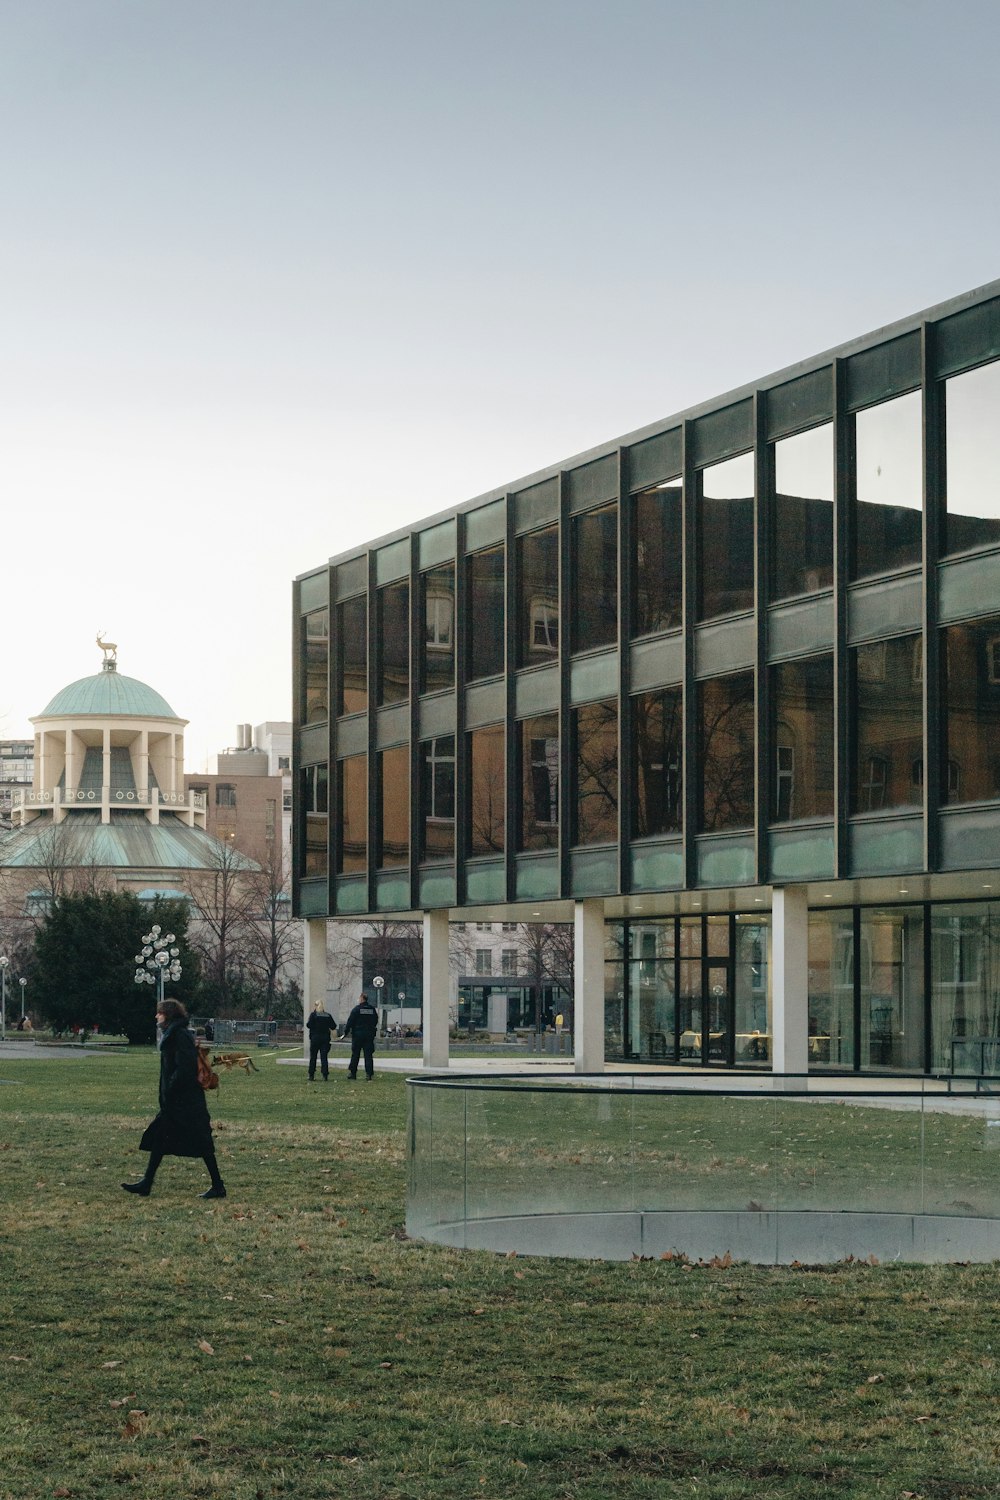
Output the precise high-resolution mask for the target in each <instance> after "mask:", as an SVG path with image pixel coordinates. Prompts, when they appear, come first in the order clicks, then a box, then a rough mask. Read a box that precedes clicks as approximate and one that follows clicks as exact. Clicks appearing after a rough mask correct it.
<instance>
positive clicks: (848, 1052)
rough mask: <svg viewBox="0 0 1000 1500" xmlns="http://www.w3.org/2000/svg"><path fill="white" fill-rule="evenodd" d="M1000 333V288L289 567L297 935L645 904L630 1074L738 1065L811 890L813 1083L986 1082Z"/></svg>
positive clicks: (632, 985) (622, 967)
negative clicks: (419, 915)
mask: <svg viewBox="0 0 1000 1500" xmlns="http://www.w3.org/2000/svg"><path fill="white" fill-rule="evenodd" d="M925 327H926V328H927V329H928V332H929V333H930V334H931V335H932V336H929V337H926V338H925V337H924V336H923V329H924V328H925ZM997 329H1000V284H998V285H997V286H996V287H994V288H987V289H982V290H981V291H980V292H977V293H974V294H971V296H970V298H966V299H957V300H956V303H955V304H951V305H949V306H948V307H947V308H945V309H935V311H934V314H933V316H932V317H931V318H930V319H927V318H917V319H914V320H909V321H908V322H907V323H906V324H905V325H900V327H899V328H897V329H896V330H889V331H885V332H883V333H880V334H876V335H873V336H872V337H871V338H870V339H868V340H860V341H854V342H853V343H852V344H850V345H848V346H845V349H844V350H843V351H840V352H838V353H837V354H836V355H835V356H834V355H829V354H827V355H822V356H819V357H818V358H817V359H816V360H815V361H812V362H809V361H806V362H803V363H802V364H801V365H799V366H797V367H796V369H795V372H794V374H791V375H789V374H788V373H787V372H786V373H785V375H781V376H777V377H773V378H772V379H771V380H770V381H764V382H761V383H760V384H759V385H758V386H757V387H755V388H754V389H753V391H752V394H751V393H750V391H749V390H748V389H744V390H742V391H740V392H737V393H735V394H732V395H730V396H727V397H725V398H720V400H719V402H718V403H716V404H715V405H711V404H707V403H703V404H702V405H700V406H699V407H698V408H696V409H695V410H693V411H692V412H690V413H682V414H680V415H678V416H677V417H675V418H672V419H670V420H669V421H666V422H664V423H663V424H662V425H661V426H659V427H656V428H647V429H645V430H644V432H643V433H642V434H636V435H633V436H632V437H631V438H626V439H624V440H622V442H621V443H620V444H618V445H614V444H612V445H607V446H606V448H605V449H604V450H603V451H602V452H598V453H597V454H596V456H595V453H593V452H592V453H590V454H589V455H587V457H586V459H583V458H581V459H579V460H577V461H569V462H564V463H561V464H559V465H555V466H553V468H552V469H551V470H549V471H546V472H545V473H544V474H542V475H540V476H534V477H533V478H532V479H531V480H530V482H521V484H520V485H518V484H515V485H513V486H511V487H510V488H509V489H506V490H500V489H497V490H496V491H495V492H494V497H493V498H492V499H489V500H488V501H485V502H484V501H482V500H479V501H476V502H475V503H472V504H470V505H469V506H468V507H464V508H461V509H459V510H458V511H457V512H456V513H455V514H454V515H453V516H449V517H440V516H438V517H435V518H434V519H433V521H432V522H430V523H427V524H426V525H425V526H422V527H421V526H418V527H417V528H416V529H415V533H414V535H413V536H412V537H407V538H400V537H393V538H389V539H386V540H384V541H378V542H375V543H373V544H372V547H371V548H370V549H359V550H357V551H355V552H353V553H350V554H345V555H344V556H343V557H341V558H334V559H333V560H332V562H330V563H329V564H324V566H323V567H322V568H321V569H317V570H315V571H314V572H313V573H312V574H309V575H305V576H304V577H303V579H301V580H299V581H298V582H297V583H296V585H295V588H296V596H295V597H296V620H297V627H296V651H297V660H296V675H295V682H296V690H295V702H294V707H295V726H294V736H295V739H294V749H293V761H292V765H293V768H294V776H293V784H292V785H293V798H294V802H295V809H294V810H295V813H296V816H295V817H294V819H293V829H294V840H295V850H294V858H293V871H294V881H295V882H297V884H296V886H295V888H294V894H293V900H294V901H296V902H297V903H300V909H303V910H305V914H306V915H309V916H315V915H318V914H324V915H325V914H327V913H328V914H329V915H331V916H347V915H350V916H358V917H364V916H365V915H366V914H368V913H369V911H370V906H369V903H372V904H373V905H374V906H376V907H378V906H379V903H380V902H381V907H380V908H379V909H381V910H383V911H385V912H387V911H388V910H389V903H390V900H393V899H395V896H396V895H397V894H398V893H399V892H403V893H408V892H411V891H412V892H413V893H414V899H416V895H417V894H419V896H420V898H421V901H422V903H423V904H425V905H426V906H428V907H433V906H434V905H435V904H436V905H438V906H448V907H449V908H459V909H460V908H461V906H462V903H463V902H465V903H467V904H468V905H470V906H471V905H476V906H477V908H478V909H486V908H487V907H489V906H490V905H493V904H496V905H501V904H503V903H505V902H506V901H507V900H508V899H510V900H517V901H520V902H522V903H525V904H526V903H528V902H531V901H534V902H541V901H546V900H552V901H561V902H563V903H569V902H572V901H575V900H580V899H590V898H596V899H600V900H606V901H614V902H617V903H620V905H618V906H617V907H615V908H614V909H615V910H616V911H617V912H619V913H620V912H622V911H625V912H628V911H629V910H630V905H629V904H630V903H633V906H632V911H633V914H634V913H635V911H636V908H637V907H638V905H639V898H640V897H641V896H642V895H643V894H648V893H651V894H652V895H653V896H654V897H657V898H662V899H661V901H660V905H661V907H662V906H664V905H667V906H669V907H671V908H672V909H673V910H674V911H675V913H678V914H675V915H672V916H669V917H667V916H663V917H662V921H661V918H660V917H659V916H658V917H657V919H656V921H652V920H650V921H645V922H642V923H640V922H639V921H638V917H637V916H635V921H634V931H633V929H632V928H630V927H628V925H627V924H625V925H623V926H622V928H621V932H622V943H623V946H622V947H621V951H620V952H619V953H618V954H617V956H616V957H615V959H614V960H613V961H612V960H609V969H608V984H607V992H606V994H607V1027H608V1049H609V1052H608V1055H609V1056H610V1055H612V1052H614V1055H616V1056H622V1057H630V1058H631V1057H635V1058H643V1059H649V1060H656V1059H657V1058H661V1059H663V1060H667V1061H670V1060H673V1061H675V1062H689V1063H690V1062H694V1063H697V1064H699V1065H701V1066H715V1065H721V1066H740V1065H744V1064H745V1065H748V1066H749V1065H751V1064H753V1063H755V1062H756V1063H762V1064H763V1065H766V1063H767V1061H768V1056H767V1055H769V1053H770V1009H769V1007H770V1005H771V996H770V988H769V987H770V984H771V978H770V968H769V964H768V952H767V950H768V943H769V933H768V931H767V918H766V915H765V914H766V912H767V910H768V906H769V904H770V894H769V891H770V888H771V887H774V886H789V885H793V884H794V885H799V886H801V887H802V888H803V889H808V899H809V902H810V903H811V905H812V907H813V909H812V910H811V912H810V945H809V978H808V1007H809V1044H808V1045H809V1057H810V1065H811V1066H815V1067H830V1068H847V1069H858V1070H863V1071H877V1070H880V1069H891V1070H893V1071H896V1072H905V1071H907V1070H912V1069H917V1070H918V1071H919V1070H921V1069H925V1068H934V1069H940V1070H943V1071H948V1070H951V1069H956V1070H958V1069H961V1070H968V1069H969V1068H971V1067H972V1061H970V1059H978V1060H979V1062H983V1061H984V1060H986V1061H990V1060H991V1059H993V1057H994V1053H993V1052H992V1051H991V1048H992V1047H993V1042H994V1040H995V1039H996V1026H995V1024H994V1021H993V1019H992V1016H993V1010H992V1006H993V995H994V989H993V980H992V960H991V958H990V954H991V952H992V941H993V923H994V912H993V908H992V907H991V906H990V905H989V904H988V898H989V895H990V892H991V890H992V888H993V886H994V884H996V887H997V893H998V895H1000V878H998V879H997V881H995V882H994V880H993V879H992V878H991V877H992V875H994V874H996V875H997V876H998V877H1000V854H998V851H1000V749H998V748H997V746H998V745H1000V422H998V421H997V420H996V418H997V415H1000V358H998V356H1000V334H998V333H997V331H996V330H997ZM835 438H836V441H835ZM497 497H499V498H497ZM925 509H926V515H925ZM508 546H509V548H510V555H509V557H508V555H507V548H508ZM619 546H621V547H622V548H623V549H624V550H623V552H622V554H621V555H619ZM925 547H926V555H925ZM373 580H374V582H372V581H373ZM370 584H371V586H372V588H373V590H374V592H373V594H372V595H371V596H369V593H368V592H367V590H368V588H369V585H370ZM328 601H332V602H331V603H329V606H328ZM459 605H461V610H460V612H459ZM508 608H509V610H510V618H508V617H507V613H506V611H507V609H508ZM619 628H621V630H622V631H623V633H624V636H625V639H624V640H622V641H619ZM411 637H412V639H411ZM508 643H509V646H510V650H509V652H508ZM616 647H617V648H618V649H617V650H616V649H615V648H616ZM580 653H586V655H585V656H583V657H580ZM411 671H412V673H413V680H412V681H411V677H410V674H411ZM505 673H506V674H507V676H506V677H505V675H504V674H505ZM369 683H370V684H371V694H370V695H369ZM331 690H332V691H333V692H334V694H335V714H334V715H333V722H332V723H331V722H330V714H329V702H328V695H329V692H330V691H331ZM418 693H419V694H420V695H422V696H420V697H419V698H416V697H415V695H417V694H418ZM404 739H405V740H411V739H412V741H413V743H412V745H411V744H406V745H402V744H399V743H398V742H399V741H400V740H404ZM327 757H329V760H327ZM925 758H926V761H927V765H926V766H925ZM317 762H320V764H319V765H317V764H316V763H317ZM369 767H370V772H369ZM327 768H328V769H327ZM369 774H370V777H371V785H369ZM328 789H330V790H332V792H333V795H332V796H330V797H328ZM411 796H412V797H413V798H414V799H419V805H417V806H413V807H411V806H410V798H411ZM328 800H329V806H328V805H327V803H328ZM467 861H471V863H469V864H467ZM435 865H436V866H438V868H437V869H434V868H430V869H428V870H426V871H422V870H421V866H429V867H433V866H435ZM380 871H381V872H384V871H394V872H396V873H395V875H394V877H393V878H392V879H391V880H390V879H388V878H381V876H379V877H378V878H376V877H377V873H378V872H380ZM369 872H370V873H371V879H370V880H369V881H367V882H366V881H365V880H364V879H361V878H360V877H363V876H367V875H368V874H369ZM331 874H333V875H339V876H341V877H345V878H343V879H340V880H336V879H334V880H329V879H328V878H327V877H329V876H330V875H331ZM911 875H912V876H915V877H916V876H919V877H920V882H919V884H918V882H917V880H916V879H914V880H912V881H911V880H910V878H909V877H910V876H911ZM351 877H354V878H351ZM302 882H307V883H308V890H307V891H306V890H305V889H304V888H303V890H302V892H301V893H300V886H301V883H302ZM825 882H828V883H829V885H830V890H829V891H828V892H827V891H825V890H824V883H825ZM702 891H708V892H715V893H716V895H715V896H714V897H713V898H712V900H713V901H714V903H715V904H714V909H713V912H712V915H713V916H719V915H720V912H725V913H727V915H724V916H723V917H722V920H721V922H720V923H718V924H715V923H709V922H708V921H707V919H705V918H704V917H703V916H702V915H700V914H699V912H698V911H696V910H695V909H694V908H695V907H696V906H699V905H700V901H701V892H702ZM847 892H850V893H851V894H850V896H849V897H848V899H849V900H851V901H853V903H854V904H853V905H851V906H850V907H845V906H842V905H841V904H840V903H841V902H843V900H844V899H845V893H847ZM907 892H909V894H908V893H907ZM827 897H829V898H830V903H831V905H832V903H833V901H834V900H835V901H836V902H837V903H838V904H837V906H836V908H835V909H832V910H831V909H829V907H828V908H827V909H823V907H822V906H821V905H820V903H822V902H823V901H824V900H825V899H826V898H827ZM917 898H919V899H917ZM324 903H326V904H325V905H324ZM887 903H890V904H887ZM892 903H896V904H892ZM963 903H964V905H963ZM984 903H985V904H984ZM708 904H709V903H708V902H706V906H707V905H708ZM755 907H756V908H757V910H756V911H754V908H755ZM748 908H749V912H748V910H747V909H748ZM817 908H818V909H817ZM564 909H565V908H564ZM661 927H662V930H661ZM661 1038H662V1040H661ZM615 1039H617V1040H615ZM997 1061H998V1062H1000V1053H998V1054H997Z"/></svg>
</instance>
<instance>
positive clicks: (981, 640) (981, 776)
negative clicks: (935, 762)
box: [941, 615, 1000, 802]
mask: <svg viewBox="0 0 1000 1500" xmlns="http://www.w3.org/2000/svg"><path fill="white" fill-rule="evenodd" d="M942 636H943V642H942V644H943V647H944V649H943V651H942V653H941V656H942V675H943V679H944V681H943V693H942V698H943V705H944V716H945V735H946V744H947V757H946V763H945V766H944V774H943V776H942V786H941V797H942V800H943V801H944V802H988V801H994V800H995V799H996V798H997V797H1000V615H991V616H989V617H988V618H987V619H985V620H976V621H974V622H972V623H970V624H966V625H949V626H948V628H947V629H946V630H944V631H942Z"/></svg>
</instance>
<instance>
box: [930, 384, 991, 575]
mask: <svg viewBox="0 0 1000 1500" xmlns="http://www.w3.org/2000/svg"><path fill="white" fill-rule="evenodd" d="M944 391H945V397H944V399H945V440H946V441H945V451H946V457H947V463H946V478H945V491H946V497H947V507H948V515H947V522H946V530H945V550H946V551H947V552H964V551H966V550H967V549H968V548H970V547H988V546H992V545H993V544H994V543H996V542H997V541H1000V361H994V362H993V363H992V364H989V365H981V366H980V368H979V369H978V370H968V371H967V372H966V373H965V374H964V375H956V376H954V377H953V378H952V379H951V380H946V381H945V384H944Z"/></svg>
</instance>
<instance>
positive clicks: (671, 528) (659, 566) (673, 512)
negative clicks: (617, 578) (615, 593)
mask: <svg viewBox="0 0 1000 1500" xmlns="http://www.w3.org/2000/svg"><path fill="white" fill-rule="evenodd" d="M681 495H682V487H681V481H680V480H679V479H668V480H667V481H666V483H664V484H658V485H655V486H654V487H653V488H652V489H648V490H643V491H642V492H641V493H640V494H638V495H635V496H634V497H633V501H632V503H633V505H634V506H635V549H636V554H635V556H636V561H635V622H634V626H633V633H634V634H635V635H651V634H653V632H655V631H658V630H675V629H676V628H677V627H678V626H679V625H680V623H681V573H682V569H681V558H682V555H683V550H682V545H681V541H682V538H681Z"/></svg>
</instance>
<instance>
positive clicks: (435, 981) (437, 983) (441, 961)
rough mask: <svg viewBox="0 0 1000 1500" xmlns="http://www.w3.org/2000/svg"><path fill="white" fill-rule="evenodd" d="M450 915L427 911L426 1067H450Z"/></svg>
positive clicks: (425, 929)
mask: <svg viewBox="0 0 1000 1500" xmlns="http://www.w3.org/2000/svg"><path fill="white" fill-rule="evenodd" d="M448 987H449V972H448V913H447V912H446V911H425V912H424V1014H423V1036H424V1067H425V1068H446V1067H447V1066H448V1020H449V1017H448Z"/></svg>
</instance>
